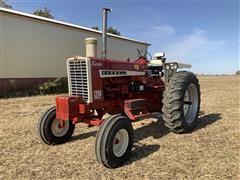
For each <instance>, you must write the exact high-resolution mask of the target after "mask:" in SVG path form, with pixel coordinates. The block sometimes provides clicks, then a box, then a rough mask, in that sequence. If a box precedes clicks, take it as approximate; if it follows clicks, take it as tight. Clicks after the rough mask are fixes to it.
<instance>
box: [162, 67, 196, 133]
mask: <svg viewBox="0 0 240 180" xmlns="http://www.w3.org/2000/svg"><path fill="white" fill-rule="evenodd" d="M163 96H164V97H163V108H162V112H163V120H164V121H165V126H166V127H167V128H168V129H169V130H171V131H173V132H175V133H185V132H189V131H191V130H192V129H193V128H194V127H195V124H196V121H197V119H198V113H199V109H200V85H199V82H198V79H197V77H196V76H195V75H194V74H193V73H191V72H188V71H180V72H176V73H175V74H174V75H173V76H172V77H171V79H170V81H169V83H168V84H167V85H166V89H165V91H164V93H163Z"/></svg>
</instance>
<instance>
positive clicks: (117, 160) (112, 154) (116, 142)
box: [95, 115, 133, 168]
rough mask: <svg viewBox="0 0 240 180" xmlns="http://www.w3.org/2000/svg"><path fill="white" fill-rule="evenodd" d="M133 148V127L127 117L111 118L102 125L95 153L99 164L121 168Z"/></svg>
mask: <svg viewBox="0 0 240 180" xmlns="http://www.w3.org/2000/svg"><path fill="white" fill-rule="evenodd" d="M132 146H133V127H132V124H131V122H130V120H129V119H128V118H127V117H126V116H122V115H114V116H110V117H109V118H108V119H106V120H105V121H104V123H103V124H102V125H101V127H100V129H99V131H98V133H97V137H96V145H95V152H96V157H97V160H98V162H99V163H101V164H103V165H104V166H105V167H108V168H116V167H118V166H121V165H122V164H123V163H124V162H125V161H126V160H127V159H128V157H129V156H130V154H131V150H132Z"/></svg>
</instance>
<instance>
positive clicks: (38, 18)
mask: <svg viewBox="0 0 240 180" xmlns="http://www.w3.org/2000/svg"><path fill="white" fill-rule="evenodd" d="M0 12H5V13H10V14H15V15H19V16H24V17H28V18H33V19H37V20H41V21H47V22H50V23H54V24H60V25H63V26H68V27H72V28H76V29H81V30H85V31H91V32H94V33H98V34H102V31H98V30H95V29H91V28H87V27H83V26H79V25H76V24H71V23H67V22H63V21H58V20H55V19H49V18H45V17H41V16H36V15H32V14H28V13H24V12H20V11H15V10H11V9H6V8H1V7H0ZM108 36H112V37H116V38H119V39H124V40H128V41H133V42H137V43H141V44H146V45H150V44H149V43H147V42H143V41H138V40H135V39H131V38H127V37H123V36H117V35H114V34H110V33H108Z"/></svg>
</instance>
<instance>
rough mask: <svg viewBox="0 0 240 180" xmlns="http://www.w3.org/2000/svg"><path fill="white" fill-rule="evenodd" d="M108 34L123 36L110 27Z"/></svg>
mask: <svg viewBox="0 0 240 180" xmlns="http://www.w3.org/2000/svg"><path fill="white" fill-rule="evenodd" d="M107 32H108V33H111V34H115V35H118V36H121V33H120V32H119V31H118V30H117V29H114V28H113V27H109V28H108V30H107Z"/></svg>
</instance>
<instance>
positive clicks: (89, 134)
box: [68, 131, 97, 142]
mask: <svg viewBox="0 0 240 180" xmlns="http://www.w3.org/2000/svg"><path fill="white" fill-rule="evenodd" d="M96 134H97V131H90V132H86V133H80V134H77V135H74V136H72V137H71V138H70V139H69V141H68V142H74V141H78V140H83V139H87V138H89V137H94V136H96Z"/></svg>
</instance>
